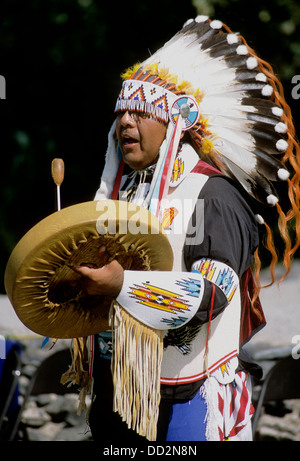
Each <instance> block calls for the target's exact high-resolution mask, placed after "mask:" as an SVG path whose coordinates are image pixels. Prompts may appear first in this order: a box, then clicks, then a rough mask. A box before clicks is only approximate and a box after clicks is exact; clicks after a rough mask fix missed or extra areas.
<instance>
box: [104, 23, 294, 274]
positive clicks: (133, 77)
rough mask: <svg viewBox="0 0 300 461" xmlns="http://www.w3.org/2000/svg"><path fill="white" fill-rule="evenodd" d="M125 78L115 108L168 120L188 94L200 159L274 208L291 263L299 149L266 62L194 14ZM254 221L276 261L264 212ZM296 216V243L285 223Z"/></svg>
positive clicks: (193, 137)
mask: <svg viewBox="0 0 300 461" xmlns="http://www.w3.org/2000/svg"><path fill="white" fill-rule="evenodd" d="M123 79H124V83H123V87H122V90H121V93H120V95H119V98H118V100H117V104H116V109H115V110H116V112H120V111H126V110H135V111H140V112H144V113H148V115H149V116H155V117H157V118H158V119H161V120H162V121H165V122H168V121H169V120H170V119H171V117H172V114H171V107H172V106H173V105H174V103H175V102H176V99H177V98H178V97H179V96H183V95H188V96H192V97H193V100H195V101H196V103H197V104H198V107H199V118H198V119H197V121H196V122H195V123H194V124H193V125H192V126H191V127H188V128H187V129H188V133H189V135H190V140H191V143H192V144H193V146H194V148H195V150H196V151H197V152H198V154H199V156H200V157H201V158H203V159H204V160H205V161H207V162H208V163H210V164H211V165H213V166H215V167H216V168H218V169H219V170H220V172H222V173H223V174H225V175H227V176H230V177H232V178H234V179H235V180H236V181H237V182H238V183H239V184H240V185H241V186H242V187H243V188H244V189H245V191H246V192H247V193H248V194H249V195H250V196H251V197H252V198H253V199H254V203H259V204H263V205H266V206H267V207H268V206H270V207H275V209H276V211H277V213H278V215H279V221H278V222H279V230H280V233H281V235H282V237H283V239H284V242H285V253H284V263H285V265H286V267H287V268H288V269H289V267H290V261H291V257H292V255H293V254H294V252H295V251H296V249H297V248H298V247H299V245H300V211H299V208H300V206H299V202H300V185H299V184H300V151H299V145H298V144H297V142H296V140H295V132H294V127H293V122H292V118H291V113H290V109H289V107H288V105H287V104H286V102H285V100H284V96H283V90H282V86H281V84H280V82H279V81H278V79H277V78H276V76H275V75H274V72H273V70H272V68H271V66H270V65H269V64H268V63H266V62H265V61H263V60H262V59H260V58H259V57H258V56H257V55H256V54H255V52H254V51H253V50H252V49H251V48H250V47H249V46H248V44H247V43H246V41H245V39H244V38H243V37H241V36H240V35H238V34H235V33H232V32H231V31H230V29H229V28H228V27H227V26H226V25H224V24H223V23H222V22H221V21H218V20H213V21H211V20H210V19H209V18H208V17H206V16H198V17H197V18H196V19H195V20H189V21H187V22H186V24H185V25H184V26H183V28H182V29H181V30H180V31H179V32H178V33H177V34H176V35H175V36H174V37H173V38H172V39H171V40H170V41H168V42H167V43H166V44H165V45H164V46H163V47H162V48H161V49H159V50H158V51H157V52H156V53H154V54H153V55H152V56H150V57H149V58H148V59H147V60H146V61H144V62H143V63H140V64H136V65H135V66H134V67H133V68H131V69H128V71H126V72H125V73H124V74H123ZM104 173H105V172H104ZM107 173H108V171H106V177H107V176H108V174H107ZM109 175H111V172H110V173H109ZM103 177H105V174H104V176H103ZM114 177H115V176H114ZM283 181H284V182H286V184H287V192H288V193H287V196H288V197H289V206H288V211H286V212H285V213H284V212H283V211H282V207H281V206H280V200H279V197H280V194H278V192H277V184H278V183H280V182H283ZM258 209H260V207H258ZM257 220H258V222H260V223H261V224H264V225H265V227H266V230H267V237H268V239H267V241H268V244H267V245H268V247H269V250H270V251H271V253H272V256H273V260H272V263H271V267H274V265H275V264H276V260H277V255H276V251H275V249H274V245H273V243H272V232H271V229H270V227H269V226H268V225H267V224H266V223H265V221H264V218H263V217H262V216H261V214H257ZM294 220H296V226H295V228H296V241H295V243H294V245H293V244H292V243H291V242H290V240H289V236H288V227H289V223H290V222H291V221H294ZM257 261H259V258H257Z"/></svg>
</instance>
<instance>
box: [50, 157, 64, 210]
mask: <svg viewBox="0 0 300 461" xmlns="http://www.w3.org/2000/svg"><path fill="white" fill-rule="evenodd" d="M51 173H52V178H53V180H54V182H55V184H56V186H57V187H56V190H57V209H58V211H59V210H60V209H61V204H60V186H61V184H62V182H63V180H64V175H65V164H64V161H63V159H61V158H55V159H53V160H52V164H51Z"/></svg>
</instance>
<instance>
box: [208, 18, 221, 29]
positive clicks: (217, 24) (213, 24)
mask: <svg viewBox="0 0 300 461" xmlns="http://www.w3.org/2000/svg"><path fill="white" fill-rule="evenodd" d="M210 27H211V28H212V29H222V27H223V23H222V22H221V21H219V20H218V19H214V20H213V21H211V23H210Z"/></svg>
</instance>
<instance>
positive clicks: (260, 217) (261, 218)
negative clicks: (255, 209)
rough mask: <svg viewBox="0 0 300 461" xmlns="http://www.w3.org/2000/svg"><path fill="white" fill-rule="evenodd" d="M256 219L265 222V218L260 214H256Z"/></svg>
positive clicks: (260, 222)
mask: <svg viewBox="0 0 300 461" xmlns="http://www.w3.org/2000/svg"><path fill="white" fill-rule="evenodd" d="M255 219H256V221H257V222H258V224H263V223H264V222H265V220H264V218H263V217H262V216H261V215H260V214H256V215H255Z"/></svg>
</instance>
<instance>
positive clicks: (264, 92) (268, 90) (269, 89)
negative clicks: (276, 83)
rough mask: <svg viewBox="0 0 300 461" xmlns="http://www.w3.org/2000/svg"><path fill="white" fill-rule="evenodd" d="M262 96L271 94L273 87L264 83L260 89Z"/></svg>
mask: <svg viewBox="0 0 300 461" xmlns="http://www.w3.org/2000/svg"><path fill="white" fill-rule="evenodd" d="M261 94H262V95H263V96H271V95H272V94H273V87H272V86H271V85H265V86H264V87H263V89H262V90H261Z"/></svg>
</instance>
